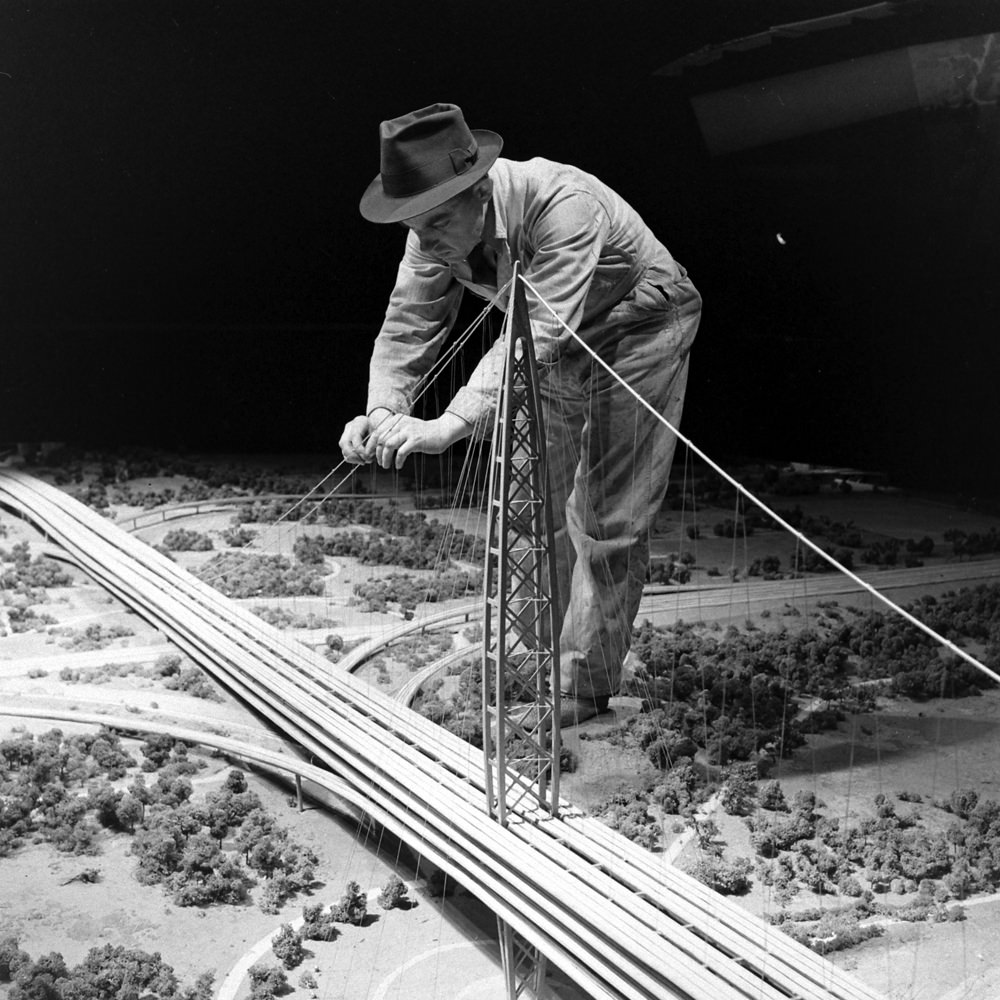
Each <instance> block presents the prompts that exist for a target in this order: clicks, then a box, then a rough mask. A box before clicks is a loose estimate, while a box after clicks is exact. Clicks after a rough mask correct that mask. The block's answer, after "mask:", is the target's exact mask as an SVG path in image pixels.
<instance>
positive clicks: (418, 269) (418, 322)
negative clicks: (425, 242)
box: [366, 233, 462, 413]
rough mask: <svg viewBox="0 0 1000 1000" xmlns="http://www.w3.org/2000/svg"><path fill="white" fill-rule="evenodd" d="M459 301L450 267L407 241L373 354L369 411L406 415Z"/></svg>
mask: <svg viewBox="0 0 1000 1000" xmlns="http://www.w3.org/2000/svg"><path fill="white" fill-rule="evenodd" d="M461 300H462V286H461V284H460V283H459V282H458V281H456V280H455V278H454V276H453V275H452V273H451V269H450V268H449V267H447V266H446V265H443V264H439V263H437V262H436V261H434V260H432V259H431V258H430V257H427V256H426V255H425V254H422V253H421V252H420V249H419V244H418V242H417V239H416V237H415V236H414V235H413V234H412V233H411V234H410V235H409V236H408V237H407V241H406V251H405V253H404V254H403V259H402V261H401V262H400V264H399V270H398V272H397V274H396V285H395V287H394V288H393V291H392V295H391V296H390V298H389V307H388V309H387V310H386V314H385V320H384V321H383V323H382V329H381V330H380V331H379V334H378V337H376V338H375V346H374V348H373V350H372V358H371V365H370V368H369V378H368V406H367V410H366V412H367V413H371V412H372V410H374V409H377V408H378V407H382V406H384V407H387V408H388V409H390V410H392V411H393V412H394V413H409V412H410V410H411V409H412V407H413V402H414V389H415V388H416V386H417V384H418V383H419V381H420V379H421V378H422V377H423V376H424V375H426V374H427V372H428V371H429V370H430V369H431V367H432V366H433V364H434V361H435V360H436V359H437V356H438V353H439V352H440V350H441V345H442V344H443V343H444V341H445V339H446V338H447V336H448V332H449V331H450V330H451V328H452V326H453V324H454V322H455V316H456V315H457V313H458V307H459V304H460V303H461Z"/></svg>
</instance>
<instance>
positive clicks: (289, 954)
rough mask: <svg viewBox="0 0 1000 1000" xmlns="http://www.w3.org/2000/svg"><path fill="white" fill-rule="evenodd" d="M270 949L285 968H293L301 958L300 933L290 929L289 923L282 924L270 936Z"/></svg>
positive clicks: (302, 956)
mask: <svg viewBox="0 0 1000 1000" xmlns="http://www.w3.org/2000/svg"><path fill="white" fill-rule="evenodd" d="M271 950H272V951H273V952H274V954H275V955H276V956H277V957H278V959H279V961H280V962H281V964H282V965H283V966H284V967H285V968H286V969H294V968H295V966H296V965H298V964H299V963H300V962H301V961H302V959H303V958H305V954H306V952H305V949H304V948H303V947H302V935H301V934H300V933H299V932H298V931H295V930H292V925H291V924H282V925H281V927H280V928H278V933H277V934H275V935H274V937H273V938H271Z"/></svg>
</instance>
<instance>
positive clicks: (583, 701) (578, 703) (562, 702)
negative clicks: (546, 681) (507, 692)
mask: <svg viewBox="0 0 1000 1000" xmlns="http://www.w3.org/2000/svg"><path fill="white" fill-rule="evenodd" d="M609 698H610V696H609V695H601V696H599V697H597V698H574V697H573V696H572V695H568V694H564V695H561V696H560V698H559V725H560V727H561V728H562V729H568V728H570V727H571V726H576V725H579V724H580V723H581V722H586V721H587V720H588V719H592V718H594V716H596V715H601V714H603V713H604V712H606V711H607V710H608V701H609ZM510 718H511V720H512V721H514V722H516V723H517V724H518V725H519V726H521V727H522V728H524V729H527V730H532V729H537V728H538V709H537V707H536V706H535V705H515V706H513V707H512V708H511V709H510Z"/></svg>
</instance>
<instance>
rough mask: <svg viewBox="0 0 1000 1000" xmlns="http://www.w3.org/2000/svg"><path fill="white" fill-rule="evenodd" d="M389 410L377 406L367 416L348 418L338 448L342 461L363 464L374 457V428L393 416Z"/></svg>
mask: <svg viewBox="0 0 1000 1000" xmlns="http://www.w3.org/2000/svg"><path fill="white" fill-rule="evenodd" d="M395 416H396V414H394V413H393V412H392V411H391V410H387V409H386V408H385V407H379V408H378V409H376V410H372V412H371V414H370V415H369V416H367V417H366V416H360V417H355V418H354V419H353V420H349V421H348V422H347V424H346V425H345V427H344V433H343V434H341V435H340V450H341V451H342V452H343V455H344V461H345V462H350V463H351V464H352V465H365V464H367V463H368V462H370V461H371V460H372V459H373V458H374V457H375V429H376V428H377V427H378V426H379V425H380V424H382V423H383V422H384V421H386V420H388V419H389V418H395Z"/></svg>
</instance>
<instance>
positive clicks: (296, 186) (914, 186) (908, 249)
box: [0, 0, 1000, 493]
mask: <svg viewBox="0 0 1000 1000" xmlns="http://www.w3.org/2000/svg"><path fill="white" fill-rule="evenodd" d="M855 6H860V4H858V3H857V0H757V2H754V3H749V2H742V0H741V2H737V0H728V2H722V0H686V2H676V0H619V2H606V3H593V2H589V0H576V2H573V3H564V2H548V3H546V2H543V0H532V2H530V3H529V2H504V3H500V2H497V3H495V4H493V5H486V4H471V3H468V2H466V0H463V2H459V0H437V2H434V3H414V2H406V3H379V2H377V0H372V2H371V3H368V4H360V3H352V4H340V3H330V2H322V0H220V2H215V0H47V2H41V3H30V4H29V3H26V2H25V3H17V4H15V3H13V2H6V3H4V5H3V6H2V7H0V183H2V188H0V195H2V197H0V212H2V215H0V348H2V349H0V442H13V441H18V440H36V441H37V440H58V441H70V442H76V443H81V444H94V445H103V446H115V445H124V444H140V445H156V446H161V447H168V448H181V449H185V450H189V451H196V450H197V451H213V450H223V449H224V450H229V451H246V452H249V451H257V452H261V451H267V452H279V453H280V452H287V453H293V452H295V453H300V452H304V451H316V452H331V453H332V452H334V451H335V446H336V441H337V439H338V438H339V436H340V431H341V428H342V425H343V423H344V421H345V420H346V419H348V418H349V417H351V416H353V415H354V414H355V413H356V412H357V411H359V410H361V409H362V408H363V405H364V394H365V393H364V389H365V383H366V379H367V356H368V352H369V349H370V343H371V339H372V338H373V337H374V335H375V333H376V332H377V329H378V324H379V320H380V317H381V315H382V312H383V311H384V308H385V301H386V299H387V296H388V293H389V291H390V288H391V285H392V280H393V275H394V273H395V267H396V263H397V260H398V256H399V253H400V252H401V247H402V240H403V234H402V232H401V231H400V230H399V229H398V228H397V227H395V226H385V227H383V226H374V225H371V224H369V223H366V222H364V221H363V220H362V219H361V217H360V215H359V214H358V212H357V203H358V199H359V198H360V195H361V193H362V191H363V190H364V188H365V186H366V185H367V184H368V182H369V181H370V180H371V178H372V177H373V176H374V174H375V173H376V172H377V169H378V144H377V129H378V123H379V121H380V120H381V119H383V118H388V117H393V116H395V115H398V114H402V113H403V112H405V111H408V110H412V109H414V108H417V107H421V106H423V105H425V104H428V103H432V102H434V101H453V102H455V103H457V104H459V105H461V106H462V107H463V109H464V110H465V113H466V117H467V119H468V121H469V123H470V125H471V126H472V127H474V128H476V127H482V128H490V129H493V130H495V131H498V132H500V133H501V134H502V135H503V136H504V139H505V149H504V155H507V156H509V157H511V158H513V159H524V158H528V157H530V156H535V155H542V156H547V157H549V158H552V159H557V160H563V161H566V162H570V163H574V164H577V165H578V166H581V167H583V168H585V169H587V170H590V171H591V172H593V173H595V174H597V175H598V176H600V177H601V178H602V179H603V180H605V181H607V182H608V183H609V184H611V185H612V186H613V187H615V188H616V189H618V190H619V192H620V193H622V194H623V195H624V196H625V197H626V198H627V199H628V200H629V201H630V202H632V203H633V204H634V205H635V206H636V208H638V209H639V211H640V212H641V213H642V215H643V216H644V218H645V219H646V220H647V222H649V224H650V225H651V227H652V228H653V229H654V231H655V232H656V233H657V234H658V235H659V236H660V238H661V239H662V240H663V242H664V243H666V245H667V246H668V247H669V248H670V250H671V251H672V253H673V254H674V256H676V257H677V258H678V259H679V260H680V261H681V262H682V263H683V264H684V265H685V266H686V267H687V268H688V270H689V271H690V273H691V275H692V277H693V278H694V280H695V282H696V284H697V285H698V286H699V288H700V289H701V291H702V293H703V295H704V297H705V312H704V320H703V325H702V331H701V334H700V337H699V341H698V343H697V345H696V349H695V354H694V361H693V368H692V378H691V383H690V386H689V390H688V402H687V411H686V414H685V423H684V430H685V432H686V433H687V434H689V435H690V436H691V437H692V439H693V440H694V441H695V442H696V443H698V444H699V445H700V446H701V447H702V448H704V449H705V450H706V451H707V452H708V453H709V454H711V455H713V456H714V457H716V458H718V459H720V460H722V461H724V462H727V461H735V460H737V459H738V458H739V457H740V456H748V455H753V456H760V457H766V458H771V459H775V460H788V459H798V460H801V461H814V462H832V463H838V464H849V465H855V466H862V467H867V468H874V469H881V470H887V471H889V472H890V474H891V475H892V476H893V478H894V479H895V480H896V481H898V482H902V483H912V484H918V485H923V486H926V487H929V488H934V489H948V490H951V489H959V490H963V491H971V492H980V493H982V492H989V491H997V490H998V489H1000V470H998V467H997V461H996V436H997V435H996V425H997V417H998V415H1000V411H998V404H997V397H998V384H997V383H998V379H997V372H998V368H1000V366H998V362H1000V348H998V330H1000V322H998V319H997V307H998V301H997V299H998V293H997V287H998V275H1000V252H998V240H1000V237H998V235H997V233H998V225H997V223H998V222H1000V219H998V218H997V214H998V205H1000V196H998V184H997V180H996V178H997V176H998V172H1000V157H998V149H1000V126H998V117H997V105H996V101H995V100H994V101H993V103H992V104H989V103H987V104H986V105H982V106H978V107H971V108H959V109H953V110H950V111H937V112H929V111H922V110H913V111H910V112H906V113H903V114H898V115H893V116H890V117H884V118H880V119H876V120H874V121H868V122H865V123H859V124H856V125H853V126H850V127H847V128H841V129H838V130H833V131H831V130H822V129H819V130H818V131H816V132H815V133H813V134H812V135H808V136H804V137H801V138H799V139H795V140H788V141H784V142H780V143H773V144H770V145H765V146H761V147H759V148H757V149H753V150H748V151H745V152H742V153H737V154H730V155H727V156H718V157H713V156H711V155H710V154H709V152H708V150H707V149H706V148H705V145H704V142H703V140H702V138H701V135H700V133H699V130H698V128H697V124H696V122H695V120H694V117H693V113H692V111H691V107H690V102H689V97H690V95H691V94H692V93H697V92H699V91H703V90H710V89H713V88H717V87H720V86H730V85H734V84H736V83H740V82H745V81H747V80H753V79H758V78H764V77H767V76H773V75H777V74H779V73H782V72H786V71H793V70H795V69H798V68H802V67H803V66H809V65H822V64H825V63H830V62H837V61H840V60H844V59H850V58H852V57H853V56H856V55H859V54H864V53H865V52H874V51H883V50H889V49H893V48H899V47H903V46H907V45H913V44H922V43H925V42H928V41H933V40H943V39H948V38H958V37H963V36H966V35H973V34H980V33H984V32H988V31H998V30H1000V4H998V3H996V2H992V0H978V2H972V0H948V2H944V0H938V2H936V3H935V2H928V3H926V4H923V5H921V4H915V5H912V9H908V10H907V11H906V13H905V14H899V15H897V16H895V17H892V18H887V19H885V20H883V21H879V22H877V23H875V22H873V23H871V24H863V25H861V26H858V25H854V26H850V27H848V28H844V29H837V30H830V31H824V32H821V33H816V34H815V35H809V37H804V38H798V39H790V40H779V41H776V42H775V43H774V44H772V45H769V46H766V47H764V48H762V49H759V50H755V51H753V52H747V53H744V54H743V55H740V54H738V53H736V54H732V55H727V56H726V57H725V58H724V59H722V60H719V61H718V62H716V63H714V64H712V65H710V66H707V67H705V69H703V70H698V71H689V72H687V73H685V74H683V75H682V76H680V77H666V76H662V75H655V71H656V70H657V69H659V68H661V67H663V66H664V65H666V64H667V63H670V62H671V61H672V60H676V59H678V58H679V57H681V56H684V55H685V54H686V53H690V52H692V51H694V50H697V49H699V48H701V47H702V46H705V45H708V44H717V43H721V42H724V41H726V40H729V39H733V38H737V37H739V36H742V35H748V34H752V33H754V32H758V31H762V30H764V29H766V28H768V27H769V26H770V25H775V24H781V23H784V22H788V21H795V20H801V19H804V18H807V17H817V16H821V15H825V14H828V13H832V12H836V11H842V10H845V9H849V8H851V7H855ZM779 232H780V233H781V234H782V236H783V238H784V239H785V241H786V242H785V244H784V245H782V244H780V243H779V242H778V240H777V233H779Z"/></svg>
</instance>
